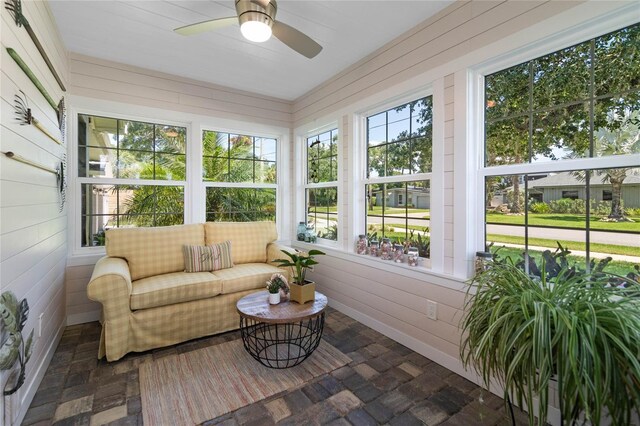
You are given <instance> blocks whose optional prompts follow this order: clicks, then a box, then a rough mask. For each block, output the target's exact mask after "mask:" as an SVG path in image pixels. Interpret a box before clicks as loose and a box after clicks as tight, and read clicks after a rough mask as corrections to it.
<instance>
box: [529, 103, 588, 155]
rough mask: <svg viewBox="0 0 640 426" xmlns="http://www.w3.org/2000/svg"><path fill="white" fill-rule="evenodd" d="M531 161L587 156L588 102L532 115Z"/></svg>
mask: <svg viewBox="0 0 640 426" xmlns="http://www.w3.org/2000/svg"><path fill="white" fill-rule="evenodd" d="M532 155H533V160H532V161H533V162H539V161H556V160H562V159H567V158H580V157H588V156H589V105H588V104H586V103H585V104H576V105H570V106H566V107H563V108H558V109H554V110H550V111H545V112H542V113H536V114H534V116H533V153H532Z"/></svg>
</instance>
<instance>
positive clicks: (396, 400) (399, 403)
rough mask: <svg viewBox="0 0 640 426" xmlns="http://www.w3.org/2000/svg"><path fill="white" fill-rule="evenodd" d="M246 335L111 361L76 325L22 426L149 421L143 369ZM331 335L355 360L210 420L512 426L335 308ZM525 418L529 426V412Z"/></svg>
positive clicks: (492, 400)
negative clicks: (100, 354)
mask: <svg viewBox="0 0 640 426" xmlns="http://www.w3.org/2000/svg"><path fill="white" fill-rule="evenodd" d="M237 338H239V333H238V332H237V331H236V332H229V333H224V334H221V335H217V336H211V337H206V338H202V339H197V340H193V341H190V342H186V343H183V344H180V345H175V346H171V347H168V348H162V349H157V350H153V351H149V352H144V353H139V354H128V355H127V356H125V357H124V358H122V359H121V360H119V361H117V362H112V363H108V362H106V361H105V360H96V359H95V357H96V355H97V348H98V342H99V339H100V324H98V323H95V322H94V323H88V324H81V325H75V326H71V327H67V329H66V330H65V332H64V334H63V336H62V340H61V341H60V344H59V346H58V348H57V350H56V353H55V355H54V357H53V359H52V361H51V364H50V365H49V368H48V369H47V372H46V374H45V376H44V378H43V380H42V383H41V385H40V387H39V388H38V391H37V392H36V394H35V396H34V398H33V402H32V404H31V407H29V410H28V411H27V414H26V416H25V418H24V421H23V424H24V425H35V424H38V425H44V424H55V425H99V424H110V425H141V424H142V423H143V422H142V411H141V410H142V408H141V404H140V386H139V382H138V366H139V365H140V364H141V363H143V362H148V361H151V360H154V359H158V358H162V357H164V356H168V355H171V354H178V353H185V352H189V351H192V350H197V349H200V348H203V347H207V346H210V345H215V344H219V343H223V342H226V341H230V340H234V339H237ZM323 338H324V339H325V340H326V341H327V342H329V343H331V344H332V345H334V346H335V347H336V348H338V349H340V350H342V351H343V352H345V353H346V354H347V355H348V356H349V357H350V358H351V359H352V360H353V361H352V362H351V363H350V364H349V365H347V366H345V367H342V368H340V369H338V370H336V371H333V372H331V373H330V374H325V375H323V376H320V377H317V378H315V379H313V380H312V381H310V382H308V383H305V384H304V385H302V386H301V387H299V388H297V389H292V390H290V391H288V392H285V393H280V394H277V395H274V396H273V397H271V398H268V399H265V400H263V401H259V402H256V403H255V404H252V405H249V406H246V407H243V408H240V409H238V410H236V411H235V412H233V413H228V414H225V415H224V416H221V417H219V418H217V419H211V420H209V421H208V422H206V423H205V424H207V425H209V424H211V425H214V424H221V425H271V424H279V425H296V426H298V425H307V424H308V425H315V424H331V425H376V424H389V425H414V424H427V425H436V424H443V425H444V424H451V425H473V426H480V425H488V426H490V425H509V424H511V421H510V418H509V417H508V414H507V410H505V408H504V406H503V404H502V400H501V399H500V398H497V397H496V396H494V395H492V394H489V393H488V392H486V391H483V390H481V389H480V388H478V387H477V386H476V385H474V384H473V383H471V382H469V381H468V380H466V379H464V378H462V377H460V376H458V375H456V374H454V373H452V372H450V371H448V370H446V369H445V368H443V367H441V366H440V365H438V364H436V363H434V362H432V361H431V360H429V359H427V358H425V357H423V356H422V355H420V354H418V353H415V352H413V351H411V350H410V349H408V348H406V347H404V346H402V345H400V344H399V343H397V342H395V341H393V340H391V339H389V338H387V337H385V336H383V335H381V334H379V333H378V332H376V331H375V330H372V329H370V328H368V327H366V326H364V325H362V324H360V323H358V322H357V321H355V320H353V319H352V318H350V317H348V316H346V315H344V314H342V313H340V312H338V311H336V310H334V309H329V310H328V314H327V321H326V324H325V329H324V336H323ZM516 420H517V423H518V425H526V424H528V422H527V420H526V417H525V415H524V414H523V413H521V412H517V413H516Z"/></svg>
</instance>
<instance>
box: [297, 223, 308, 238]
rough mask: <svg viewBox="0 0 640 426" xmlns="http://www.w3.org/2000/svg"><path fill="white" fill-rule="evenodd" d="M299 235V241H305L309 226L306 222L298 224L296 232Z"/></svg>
mask: <svg viewBox="0 0 640 426" xmlns="http://www.w3.org/2000/svg"><path fill="white" fill-rule="evenodd" d="M296 233H297V234H298V241H304V240H305V236H306V235H307V224H306V223H304V222H300V223H299V224H298V230H297V231H296Z"/></svg>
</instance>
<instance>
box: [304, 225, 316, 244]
mask: <svg viewBox="0 0 640 426" xmlns="http://www.w3.org/2000/svg"><path fill="white" fill-rule="evenodd" d="M304 240H305V241H306V242H308V243H315V242H316V231H315V229H314V228H313V226H312V225H309V226H307V231H306V234H305V237H304Z"/></svg>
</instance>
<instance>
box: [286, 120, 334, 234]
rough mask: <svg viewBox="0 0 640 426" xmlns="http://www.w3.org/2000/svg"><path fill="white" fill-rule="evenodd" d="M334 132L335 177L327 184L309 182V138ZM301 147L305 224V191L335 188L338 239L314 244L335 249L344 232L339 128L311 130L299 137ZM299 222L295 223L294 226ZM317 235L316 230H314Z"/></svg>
mask: <svg viewBox="0 0 640 426" xmlns="http://www.w3.org/2000/svg"><path fill="white" fill-rule="evenodd" d="M333 131H335V132H336V133H337V135H338V141H337V152H336V175H335V178H336V179H335V180H332V181H328V182H309V143H308V142H309V141H308V140H309V138H312V137H314V136H320V135H321V134H323V133H327V132H333ZM301 145H302V146H303V148H302V151H303V154H302V155H303V161H301V163H302V204H303V210H304V219H305V221H306V223H308V218H309V212H308V211H307V191H308V190H310V189H324V188H335V189H336V192H337V206H338V211H337V212H336V218H337V226H338V227H337V229H338V237H337V239H336V240H330V239H327V238H320V237H318V238H317V240H316V243H315V244H319V245H325V246H330V247H337V246H339V245H340V240H341V238H342V232H344V231H343V230H344V227H343V226H342V222H343V217H344V214H343V213H341V210H342V209H341V208H340V206H341V200H342V196H341V189H340V188H341V187H340V182H341V180H342V167H341V165H342V133H341V130H340V128H339V127H338V125H337V123H336V124H328V125H325V126H322V127H319V128H317V129H312V130H309V131H307V132H306V135H305V136H302V137H301ZM299 222H300V221H297V222H296V223H295V225H296V226H297V224H298V223H299ZM316 234H317V230H316Z"/></svg>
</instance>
